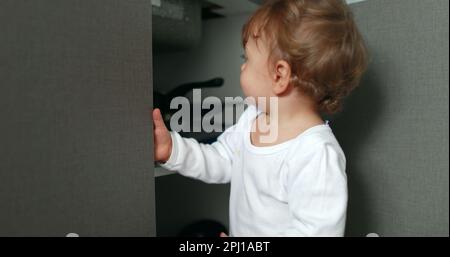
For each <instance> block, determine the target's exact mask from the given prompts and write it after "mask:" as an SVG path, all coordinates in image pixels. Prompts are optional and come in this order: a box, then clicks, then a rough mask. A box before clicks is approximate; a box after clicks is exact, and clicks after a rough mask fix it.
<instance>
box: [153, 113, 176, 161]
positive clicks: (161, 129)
mask: <svg viewBox="0 0 450 257" xmlns="http://www.w3.org/2000/svg"><path fill="white" fill-rule="evenodd" d="M153 135H154V137H153V139H154V145H155V146H154V156H155V161H157V162H163V163H164V162H167V161H168V160H169V158H170V155H171V154H172V137H171V136H170V133H169V130H168V129H167V128H166V125H165V124H164V121H163V119H162V116H161V111H160V110H159V109H154V110H153Z"/></svg>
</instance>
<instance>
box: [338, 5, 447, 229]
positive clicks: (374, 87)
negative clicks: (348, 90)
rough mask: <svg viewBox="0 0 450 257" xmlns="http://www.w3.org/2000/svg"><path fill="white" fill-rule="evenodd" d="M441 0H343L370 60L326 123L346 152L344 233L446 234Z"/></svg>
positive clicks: (444, 44) (443, 15)
mask: <svg viewBox="0 0 450 257" xmlns="http://www.w3.org/2000/svg"><path fill="white" fill-rule="evenodd" d="M448 4H449V2H448V1H447V0H433V1H422V0H395V1H392V0H370V1H365V2H362V3H358V4H354V5H352V8H353V10H354V12H355V15H356V19H357V22H358V24H359V27H360V29H361V31H362V33H363V34H364V36H365V37H366V39H367V42H368V45H369V47H370V51H371V54H372V62H371V64H370V68H369V71H368V73H367V74H366V76H365V78H364V80H363V82H362V85H361V87H360V88H358V89H357V90H356V91H355V92H354V93H353V94H352V96H351V97H350V98H349V99H348V101H347V103H346V104H345V110H344V111H343V112H342V113H341V114H340V115H338V116H336V117H335V118H334V120H333V123H332V127H333V129H334V131H335V132H336V134H337V137H338V139H339V140H340V142H341V145H342V147H343V149H344V151H345V152H346V156H347V167H348V169H347V173H348V178H349V187H350V201H349V213H348V221H347V223H348V225H347V235H350V236H365V235H366V234H368V233H371V232H374V233H379V234H380V235H381V236H448V235H449V208H448V207H449V184H448V183H449V177H448V175H449V149H448V146H449V136H448V133H449V125H448V122H449V121H448V119H449V109H448V108H449V105H448V104H449V98H448V96H449V79H448V72H449V69H448V56H449V50H448V38H449V35H448V33H449V27H448V10H449V6H448Z"/></svg>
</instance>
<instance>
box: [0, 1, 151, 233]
mask: <svg viewBox="0 0 450 257" xmlns="http://www.w3.org/2000/svg"><path fill="white" fill-rule="evenodd" d="M0 24H2V25H1V26H0V35H1V36H0V81H1V87H0V118H1V121H0V122H1V126H0V142H1V144H0V210H1V211H0V235H1V236H5V235H8V236H19V235H20V236H22V235H26V236H64V235H66V234H67V233H69V232H74V233H78V234H79V235H80V236H154V235H155V213H154V178H153V159H152V158H153V152H152V151H153V149H152V145H153V142H152V140H153V137H152V123H151V119H150V109H151V106H152V90H151V89H152V66H151V63H152V62H151V58H152V57H151V55H152V53H151V45H152V42H151V3H150V1H149V0H129V1H122V0H95V1H83V0H66V1H60V0H39V1H27V0H3V1H0Z"/></svg>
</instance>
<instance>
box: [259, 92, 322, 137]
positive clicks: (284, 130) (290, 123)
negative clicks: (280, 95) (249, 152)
mask: <svg viewBox="0 0 450 257" xmlns="http://www.w3.org/2000/svg"><path fill="white" fill-rule="evenodd" d="M283 100H284V99H280V100H279V103H278V110H277V111H276V114H277V115H275V114H273V113H272V114H271V112H273V110H272V111H269V112H263V113H262V114H260V115H259V117H258V118H257V120H256V121H255V123H254V124H253V126H254V127H253V128H254V129H255V130H253V131H255V133H252V135H251V136H252V142H253V144H254V145H256V146H269V145H275V144H279V143H282V142H284V141H287V140H289V139H292V138H295V137H297V136H298V135H300V134H301V133H303V132H304V131H306V130H307V129H309V128H311V127H314V126H317V125H322V124H324V121H323V120H322V118H321V117H320V113H319V112H318V111H317V110H316V109H315V108H313V107H312V106H313V105H310V104H305V103H304V102H295V103H292V102H289V101H283ZM264 124H265V125H264ZM261 126H264V127H261ZM274 131H276V132H275V135H276V139H275V141H273V142H271V143H269V144H265V143H261V141H260V137H261V136H264V137H266V136H268V135H273V133H274Z"/></svg>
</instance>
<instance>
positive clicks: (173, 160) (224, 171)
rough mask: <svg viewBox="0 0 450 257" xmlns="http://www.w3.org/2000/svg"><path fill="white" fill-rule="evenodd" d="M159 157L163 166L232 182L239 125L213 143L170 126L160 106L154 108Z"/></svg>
mask: <svg viewBox="0 0 450 257" xmlns="http://www.w3.org/2000/svg"><path fill="white" fill-rule="evenodd" d="M153 121H154V126H155V128H154V134H155V140H154V141H155V161H157V162H160V163H161V166H162V167H163V168H166V169H168V170H172V171H178V172H179V173H180V174H181V175H184V176H187V177H191V178H195V179H199V180H201V181H204V182H206V183H228V182H230V180H231V170H232V162H233V158H232V157H233V152H232V149H233V137H234V134H235V133H234V131H235V126H236V125H235V126H232V127H231V128H229V129H227V130H226V131H225V132H224V133H222V134H221V135H220V136H219V137H218V139H217V141H216V142H214V143H213V144H211V145H208V144H201V143H198V142H197V141H196V140H195V139H193V138H182V137H181V136H180V134H178V133H177V132H170V133H169V131H168V130H167V128H166V126H165V125H164V122H163V121H162V117H161V113H160V111H159V110H155V111H154V112H153Z"/></svg>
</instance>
